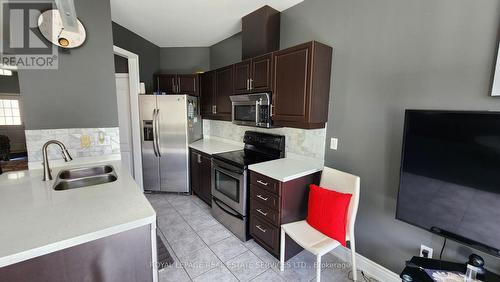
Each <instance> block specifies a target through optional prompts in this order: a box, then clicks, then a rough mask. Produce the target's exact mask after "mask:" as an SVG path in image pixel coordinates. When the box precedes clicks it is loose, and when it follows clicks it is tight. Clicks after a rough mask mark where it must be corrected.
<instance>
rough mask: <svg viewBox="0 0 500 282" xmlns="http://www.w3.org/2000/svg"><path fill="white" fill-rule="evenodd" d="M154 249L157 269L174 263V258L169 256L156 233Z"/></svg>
mask: <svg viewBox="0 0 500 282" xmlns="http://www.w3.org/2000/svg"><path fill="white" fill-rule="evenodd" d="M156 251H157V256H158V270H160V269H163V268H165V267H167V266H169V265H171V264H172V263H174V259H173V258H172V256H170V253H169V252H168V250H167V248H166V247H165V244H164V243H163V241H162V240H161V238H160V236H159V235H158V234H156Z"/></svg>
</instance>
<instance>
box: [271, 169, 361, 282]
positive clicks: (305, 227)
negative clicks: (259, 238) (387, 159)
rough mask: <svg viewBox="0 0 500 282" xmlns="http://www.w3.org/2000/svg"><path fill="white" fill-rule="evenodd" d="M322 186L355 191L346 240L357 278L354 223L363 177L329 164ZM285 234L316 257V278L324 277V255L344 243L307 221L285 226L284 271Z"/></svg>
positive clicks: (354, 275)
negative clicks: (331, 166) (322, 269)
mask: <svg viewBox="0 0 500 282" xmlns="http://www.w3.org/2000/svg"><path fill="white" fill-rule="evenodd" d="M320 186H321V187H323V188H325V189H329V190H335V191H337V192H341V193H349V194H352V197H351V202H350V204H349V211H348V213H347V226H346V240H347V241H349V243H350V244H349V245H350V247H351V264H352V278H353V280H354V281H356V279H357V273H356V249H355V243H354V222H355V220H356V213H357V211H358V203H359V186H360V178H359V177H358V176H356V175H352V174H349V173H345V172H342V171H339V170H336V169H333V168H329V167H325V168H324V169H323V172H322V174H321V182H320ZM285 235H288V236H290V238H291V239H292V240H294V241H295V242H297V244H299V245H300V246H302V248H304V249H306V250H307V251H309V252H311V253H312V254H314V255H315V256H316V264H317V266H316V281H320V280H321V277H320V275H321V257H322V256H323V255H324V254H327V253H329V252H330V251H332V250H333V249H335V248H337V247H338V246H340V243H339V242H338V241H337V240H334V239H332V238H330V237H328V236H326V235H324V234H323V233H321V232H319V231H318V230H316V229H314V228H313V227H311V226H310V225H309V224H308V223H307V221H305V220H302V221H297V222H292V223H287V224H283V225H281V249H280V270H281V271H284V266H285Z"/></svg>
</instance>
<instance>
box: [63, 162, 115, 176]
mask: <svg viewBox="0 0 500 282" xmlns="http://www.w3.org/2000/svg"><path fill="white" fill-rule="evenodd" d="M113 171H114V168H113V167H112V166H110V165H100V166H92V167H82V168H73V169H66V170H62V171H61V172H59V175H58V176H57V178H59V179H77V178H83V177H88V176H96V175H103V174H108V173H112V172H113Z"/></svg>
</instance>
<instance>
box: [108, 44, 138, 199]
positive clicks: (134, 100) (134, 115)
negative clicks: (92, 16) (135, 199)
mask: <svg viewBox="0 0 500 282" xmlns="http://www.w3.org/2000/svg"><path fill="white" fill-rule="evenodd" d="M113 53H114V54H115V55H118V56H120V57H124V58H126V59H127V61H128V79H129V89H130V118H131V129H132V155H133V159H134V179H135V182H136V183H137V185H139V187H140V188H141V189H142V191H144V186H143V181H142V153H141V127H140V121H139V91H140V78H139V56H138V55H137V54H135V53H132V52H129V51H127V50H125V49H123V48H120V47H118V46H115V45H113Z"/></svg>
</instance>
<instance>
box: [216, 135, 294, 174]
mask: <svg viewBox="0 0 500 282" xmlns="http://www.w3.org/2000/svg"><path fill="white" fill-rule="evenodd" d="M243 142H244V143H245V148H244V149H243V150H237V151H231V152H226V153H220V154H214V155H213V158H214V159H218V160H221V161H223V162H226V163H229V164H231V165H234V166H237V167H240V168H243V169H246V168H247V167H248V166H249V165H251V164H256V163H262V162H267V161H271V160H276V159H279V158H283V157H285V136H283V135H274V134H267V133H260V132H255V131H247V132H245V136H244V137H243Z"/></svg>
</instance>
